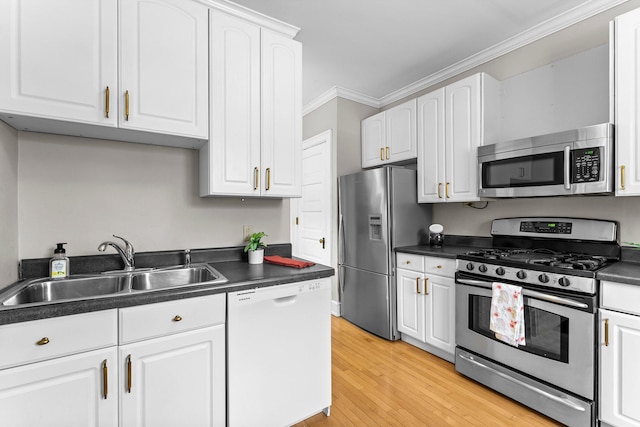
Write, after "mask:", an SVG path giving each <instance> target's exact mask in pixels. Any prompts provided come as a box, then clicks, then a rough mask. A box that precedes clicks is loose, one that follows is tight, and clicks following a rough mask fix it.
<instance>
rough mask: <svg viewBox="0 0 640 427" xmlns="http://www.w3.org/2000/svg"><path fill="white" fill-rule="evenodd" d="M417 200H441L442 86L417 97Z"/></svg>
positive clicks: (443, 109)
mask: <svg viewBox="0 0 640 427" xmlns="http://www.w3.org/2000/svg"><path fill="white" fill-rule="evenodd" d="M417 109H418V202H420V203H439V202H443V201H445V199H444V178H445V173H444V165H445V162H444V158H445V140H444V132H445V121H444V114H445V108H444V88H441V89H438V90H436V91H434V92H431V93H428V94H426V95H423V96H421V97H420V98H418V107H417Z"/></svg>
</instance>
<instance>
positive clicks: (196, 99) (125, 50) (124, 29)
mask: <svg viewBox="0 0 640 427" xmlns="http://www.w3.org/2000/svg"><path fill="white" fill-rule="evenodd" d="M119 12H120V22H119V23H120V90H119V93H118V100H119V101H118V105H119V107H120V114H119V125H120V127H122V128H126V129H136V130H142V131H149V132H159V133H167V134H175V135H184V136H188V137H193V138H202V139H207V138H208V135H209V129H208V113H209V110H208V100H209V94H208V67H209V61H208V32H209V21H208V20H209V18H208V8H207V7H206V6H205V5H203V4H201V3H198V2H194V1H190V0H121V1H120V4H119Z"/></svg>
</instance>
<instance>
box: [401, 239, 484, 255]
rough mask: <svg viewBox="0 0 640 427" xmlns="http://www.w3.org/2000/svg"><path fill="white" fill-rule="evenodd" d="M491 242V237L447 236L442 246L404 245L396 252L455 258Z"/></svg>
mask: <svg viewBox="0 0 640 427" xmlns="http://www.w3.org/2000/svg"><path fill="white" fill-rule="evenodd" d="M491 242H492V239H491V237H473V236H471V237H470V236H445V239H444V245H442V247H440V248H435V247H433V246H429V245H417V246H402V247H399V248H396V252H404V253H409V254H416V255H424V256H435V257H440V258H451V259H455V258H456V257H457V256H458V255H460V254H463V253H465V252H468V251H472V250H474V249H477V248H489V247H491Z"/></svg>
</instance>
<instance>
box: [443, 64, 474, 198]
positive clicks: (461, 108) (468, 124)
mask: <svg viewBox="0 0 640 427" xmlns="http://www.w3.org/2000/svg"><path fill="white" fill-rule="evenodd" d="M480 79H481V77H480V74H475V75H473V76H470V77H467V78H466V79H462V80H460V81H458V82H455V83H452V84H450V85H449V86H447V87H446V91H445V93H446V98H445V103H446V118H445V120H446V129H445V147H446V150H447V154H446V166H445V170H446V180H445V183H444V193H445V194H444V197H445V198H446V200H447V201H448V202H469V201H474V200H479V198H478V185H477V182H478V179H477V176H476V175H477V173H478V172H477V171H478V155H477V148H478V146H479V145H480V130H481V128H480V124H481V121H480V114H481V104H480V102H481V99H480V93H481V92H480V89H481V87H480V85H481V82H480Z"/></svg>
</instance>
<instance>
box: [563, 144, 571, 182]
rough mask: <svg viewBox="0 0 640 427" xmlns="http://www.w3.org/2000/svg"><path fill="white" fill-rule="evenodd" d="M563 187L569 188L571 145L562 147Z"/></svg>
mask: <svg viewBox="0 0 640 427" xmlns="http://www.w3.org/2000/svg"><path fill="white" fill-rule="evenodd" d="M564 189H565V190H571V146H570V145H567V146H566V147H564Z"/></svg>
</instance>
